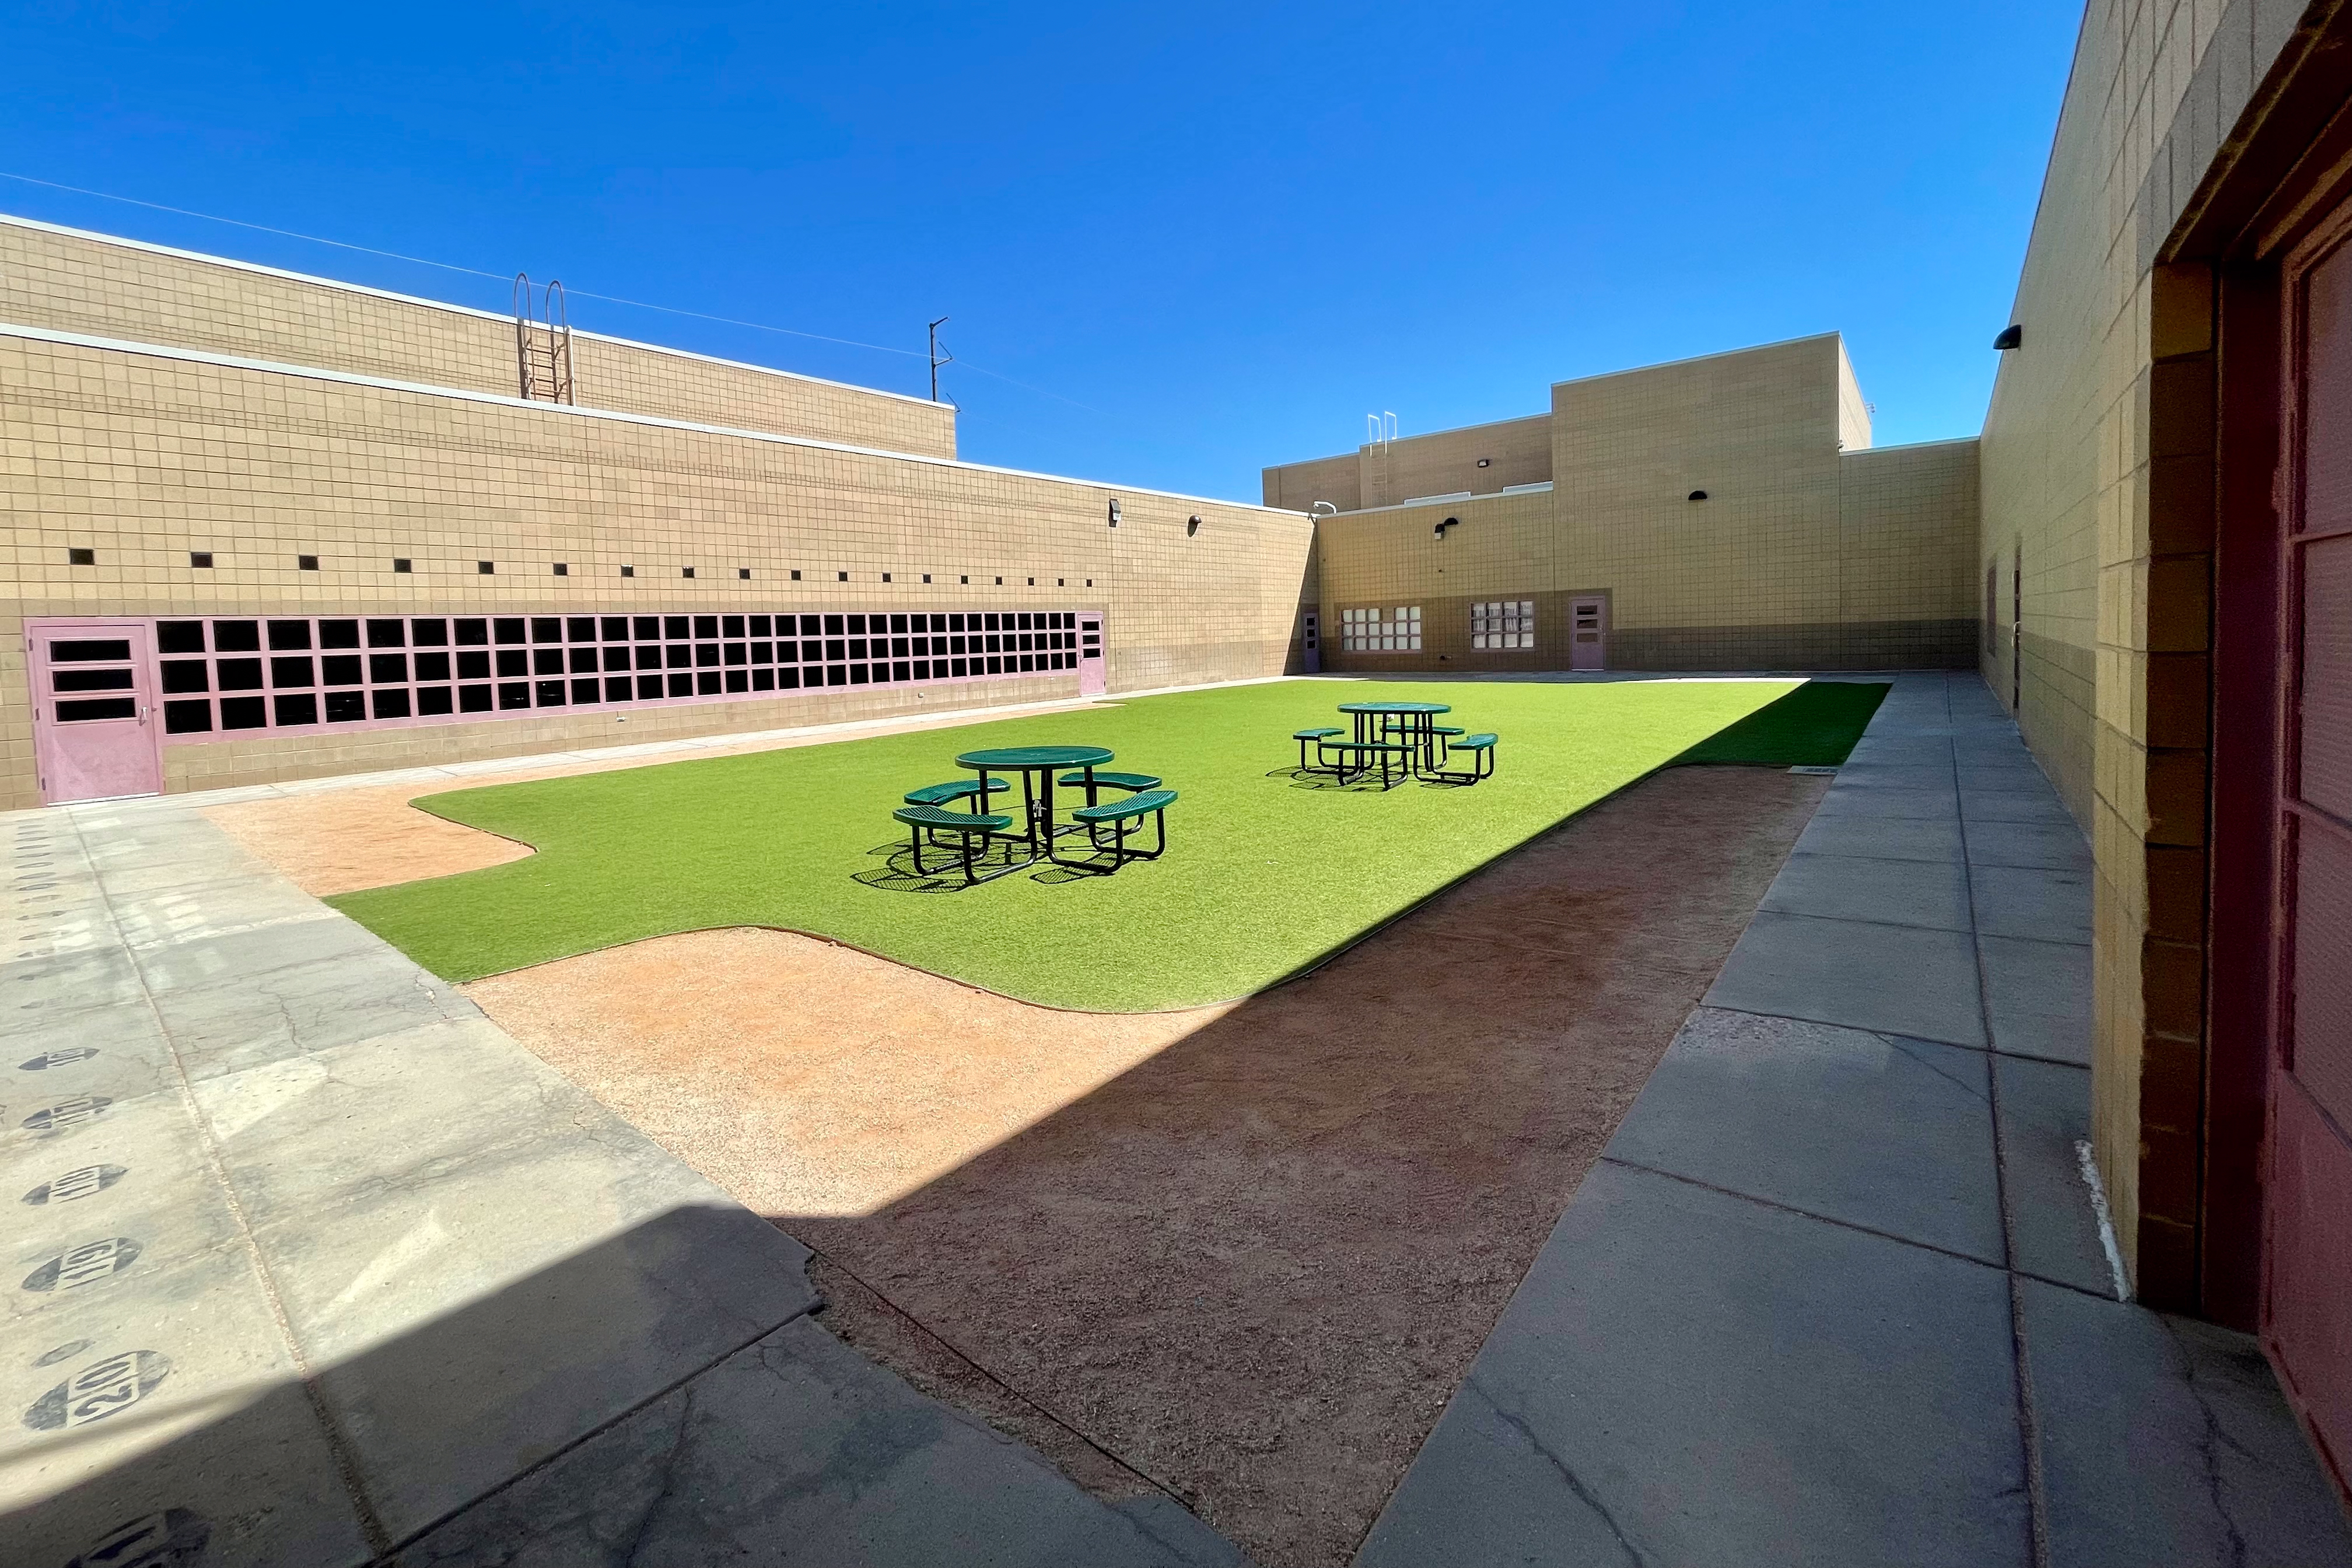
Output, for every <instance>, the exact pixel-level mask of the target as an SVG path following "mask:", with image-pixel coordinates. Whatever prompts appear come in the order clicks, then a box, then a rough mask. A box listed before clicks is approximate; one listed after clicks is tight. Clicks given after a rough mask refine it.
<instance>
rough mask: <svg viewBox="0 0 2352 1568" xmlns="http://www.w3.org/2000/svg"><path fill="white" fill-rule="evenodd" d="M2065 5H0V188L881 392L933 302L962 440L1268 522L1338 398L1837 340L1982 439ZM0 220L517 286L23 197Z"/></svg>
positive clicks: (917, 361)
mask: <svg viewBox="0 0 2352 1568" xmlns="http://www.w3.org/2000/svg"><path fill="white" fill-rule="evenodd" d="M2078 19H2079V11H2078V10H2077V8H2076V7H2074V5H2070V4H2064V3H2059V4H2049V3H2044V4H2029V3H2021V0H1993V3H1989V4H1984V5H1966V4H1964V5H1937V6H1906V5H1889V4H1886V3H1885V0H1877V3H1875V4H1867V5H1864V4H1853V3H1832V4H1816V5H1770V4H1766V5H1754V4H1738V5H1736V4H1717V3H1709V4H1685V5H1665V4H1654V5H1651V4H1633V5H1627V4H1623V3H1622V0H1621V3H1618V4H1609V5H1595V4H1575V5H1564V4H1559V3H1556V0H1555V3H1552V4H1539V3H1538V4H1528V5H1461V4H1455V5H1427V4H1423V5H1388V4H1359V5H1345V6H1321V5H1282V6H1265V5H1246V6H1244V5H1214V4H1191V5H1153V6H1122V5H1108V6H1106V5H1087V6H1058V7H1056V6H1044V5H1039V6H1031V7H1011V6H1001V7H1000V6H989V5H972V4H969V3H967V4H962V5H915V4H908V5H823V6H819V5H744V6H740V7H737V6H723V5H644V6H638V7H629V6H620V5H598V4H594V3H593V0H582V3H579V4H567V5H525V6H516V5H500V4H497V3H496V0H488V3H483V4H475V5H463V6H457V5H431V4H422V5H403V6H398V7H376V6H303V7H300V8H295V7H290V6H289V7H282V8H281V7H277V6H272V5H256V4H244V5H171V4H163V3H154V4H147V5H139V4H135V3H132V4H124V5H74V4H70V3H68V0H51V3H50V4H47V5H17V6H10V7H8V8H7V15H6V16H5V19H0V60H5V61H6V62H7V75H8V78H9V90H8V92H7V93H6V94H5V97H0V169H5V170H7V171H9V172H11V173H14V174H28V175H35V176H38V177H40V178H43V179H47V180H52V181H58V182H62V183H65V184H73V185H80V186H88V187H91V188H94V189H97V190H101V191H108V192H113V193H117V194H120V195H128V196H136V197H141V198H143V199H145V200H148V201H151V202H158V203H163V204H166V205H172V206H177V207H186V208H193V209H195V210H197V211H200V212H205V213H212V214H219V215H223V216H232V217H236V218H242V219H245V220H247V221H249V222H254V223H258V224H265V225H270V226H278V227H281V228H287V229H293V230H299V231H301V232H303V233H306V234H313V235H322V236H327V237H333V238H337V239H341V240H347V241H351V242H353V243H355V244H360V245H365V246H373V247H382V248H384V249H388V250H394V251H401V252H404V253H406V254H408V255H411V256H418V257H426V258H434V259H436V260H442V261H446V262H451V263H456V264H458V265H460V266H464V267H469V268H480V269H481V270H483V271H485V272H489V273H496V274H502V275H509V274H511V273H512V272H513V271H514V270H515V269H516V268H528V269H529V270H530V273H531V274H532V275H533V276H534V277H538V278H545V277H548V276H550V275H555V276H560V277H561V278H562V279H564V280H565V281H566V282H567V283H569V284H572V286H574V287H575V288H577V289H585V290H591V291H593V292H596V293H602V294H608V295H614V296H619V297H623V298H626V299H631V300H652V301H656V302H659V303H662V304H667V305H673V306H677V307H681V308H684V309H687V310H700V311H705V312H709V313H713V314H718V315H725V316H734V317H740V318H745V319H748V320H751V321H761V322H766V323H772V324H774V325H779V326H786V327H793V328H799V329H801V330H803V331H810V332H817V333H824V334H830V335H833V336H836V337H841V338H849V339H856V340H858V341H860V342H867V343H880V344H888V345H894V346H898V347H902V348H905V349H908V350H911V351H916V352H915V353H914V354H913V355H908V354H893V353H875V352H871V351H869V350H864V349H853V348H846V347H842V346H838V345H835V344H831V343H825V342H814V341H812V340H809V339H805V338H797V337H790V336H782V335H777V334H773V333H769V332H762V331H745V330H741V329H739V328H733V327H727V326H721V325H718V324H715V323H711V322H706V321H694V320H690V319H687V318H683V317H677V316H666V315H661V314H656V313H653V312H649V311H646V310H633V309H627V308H624V307H621V306H617V305H612V304H606V303H601V302H598V301H593V300H579V301H577V302H576V303H575V306H574V309H573V320H574V321H575V322H576V323H577V324H579V325H583V326H586V327H592V328H594V329H596V330H599V331H613V332H618V333H623V334H626V335H629V336H634V337H642V338H648V339H652V340H655V341H658V342H669V343H675V344H677V345H679V346H683V347H688V348H695V349H699V350H703V351H705V352H708V353H719V354H726V355H729V356H731V357H736V358H742V359H749V360H754V361H758V362H760V363H768V364H774V365H779V366H782V367H784V368H787V369H792V370H798V371H804V372H807V373H810V374H817V375H825V376H833V377H836V378H839V379H842V380H847V381H856V382H861V383H865V384H871V385H879V386H887V387H892V388H896V389H898V390H901V391H910V392H919V391H922V390H923V388H924V378H925V374H926V372H925V366H924V363H923V361H922V359H921V358H920V350H921V349H922V346H923V323H924V322H925V321H926V320H927V319H929V317H932V316H939V315H947V316H951V317H952V318H953V320H952V321H950V324H949V325H948V327H947V328H945V329H944V330H943V331H942V333H941V336H942V337H943V338H944V339H945V341H946V342H948V343H949V344H950V346H951V347H952V348H953V349H954V350H955V352H956V353H958V354H960V355H961V356H963V358H964V359H965V360H966V361H968V362H969V365H968V366H967V365H957V366H954V367H951V368H950V370H949V371H948V372H947V373H946V374H945V378H944V379H945V384H946V386H947V387H948V389H949V390H950V391H951V392H952V393H953V395H955V397H956V398H957V400H958V401H959V402H960V403H961V405H962V406H963V409H964V411H965V413H964V419H963V424H962V439H963V452H964V455H965V456H966V457H968V458H974V459H976V460H979V461H982V462H992V463H1003V464H1007V465H1010V466H1013V467H1018V468H1039V469H1045V470H1049V471H1054V472H1060V473H1069V474H1075V475H1078V476H1082V477H1087V478H1097V479H1116V480H1118V481H1122V482H1125V483H1129V484H1138V485H1150V486H1158V487H1162V488H1167V489H1179V490H1186V491H1192V492H1195V493H1202V494H1209V495H1218V496H1234V497H1241V498H1245V499H1250V500H1255V498H1256V495H1257V490H1258V479H1257V470H1258V468H1260V467H1261V466H1263V465H1265V464H1266V463H1269V462H1280V461H1286V460H1289V459H1293V458H1305V457H1314V456H1321V455H1324V454H1328V453H1331V452H1338V451H1345V450H1348V449H1349V448H1350V447H1353V446H1354V444H1355V443H1356V442H1357V441H1358V440H1360V438H1361V437H1362V433H1363V428H1364V425H1363V416H1364V414H1365V412H1366V411H1367V410H1371V409H1383V408H1385V409H1394V410H1395V411H1396V412H1397V415H1398V417H1399V420H1400V424H1401V427H1402V430H1403V431H1405V432H1406V433H1408V434H1410V433H1412V432H1415V431H1424V430H1432V429H1438V428H1442V427H1444V426H1451V425H1461V424H1468V423H1473V422H1475V421H1479V420H1486V419H1498V418H1505V417H1508V416H1515V415H1520V414H1529V413H1535V412H1538V411H1539V410H1541V409H1542V408H1544V407H1545V406H1546V405H1547V404H1548V400H1549V394H1548V391H1547V388H1548V386H1549V384H1550V383H1551V382H1553V381H1558V380H1562V379H1566V378H1568V377H1570V376H1576V375H1583V374H1593V373H1597V372H1601V371H1608V370H1616V369H1622V368H1625V367H1628V366H1633V365H1638V364H1643V363H1652V362H1654V361H1658V360H1664V359H1674V358H1680V357H1683V356H1685V355H1690V354H1697V353H1711V352H1714V351H1717V350H1721V349H1727V348H1733V347H1738V346H1740V345H1744V344H1748V343H1756V342H1770V341H1772V340H1775V339H1780V338H1788V337H1794V336H1798V335H1800V334H1803V333H1808V332H1818V331H1827V330H1830V329H1837V330H1841V331H1843V332H1844V333H1845V334H1846V340H1847V343H1848V346H1849V350H1850V352H1851V353H1852V354H1853V360H1854V365H1855V369H1856V371H1857V373H1858V374H1859V375H1860V377H1861V380H1862V384H1863V391H1864V395H1865V396H1867V397H1869V398H1870V399H1871V400H1872V401H1873V402H1874V404H1875V405H1876V406H1877V414H1876V425H1877V436H1878V440H1879V442H1880V443H1881V444H1882V445H1883V444H1888V443H1893V442H1900V441H1917V440H1930V439H1935V438H1937V437H1949V436H1960V435H1969V434H1973V433H1974V432H1975V431H1976V430H1977V428H1978V427H1979V424H1980V423H1981V420H1982V417H1983V411H1984V403H1985V397H1986V395H1987V393H1988V391H1989V389H1990V385H1991V378H1992V372H1993V368H1994V355H1993V354H1992V353H1991V352H1990V347H1989V344H1990V340H1991V337H1992V334H1993V333H1994V332H1995V331H1998V330H1999V329H2000V327H2001V326H2002V325H2003V324H2004V323H2005V321H2006V320H2007V311H2008V309H2009V305H2010V301H2011V296H2012V292H2013V290H2014V288H2015V283H2016V274H2017V268H2018V263H2019V260H2020V258H2021V256H2022V253H2023V249H2024V243H2025V237H2026V233H2027V229H2028V226H2029V225H2030V223H2031V221H2032V213H2033V205H2034V201H2035V198H2036V196H2037V195H2038V194H2039V191H2040V186H2041V181H2042V166H2043V163H2044V159H2045V157H2046V154H2047V151H2048V143H2049V139H2050V135H2051V132H2052V129H2053V124H2054V122H2055V119H2056V115H2057V110H2058V100H2059V96H2060V93H2061V91H2062V90H2063V86H2064V82H2065V73H2066V68H2067V63H2068V57H2069V55H2070V52H2071V50H2072V47H2073V42H2074V32H2075V28H2076V25H2077V22H2078ZM0 210H5V211H9V212H14V213H19V214H23V215H26V216H33V217H39V218H46V219H48V220H51V221H54V222H59V223H67V224H72V225H76V226H82V227H88V228H95V229H100V230H104V231H108V232H111V233H117V234H124V235H130V236H133V237H139V238H142V239H149V240H154V241H157V242H160V243H163V244H170V245H180V246H185V247H190V248H193V249H199V250H205V251H211V252H215V253H217V254H223V255H228V256H235V257H240V258H246V259H249V260H253V261H259V262H265V263H268V264H270V265H274V266H282V267H288V268H296V269H299V270H302V271H307V272H315V273H320V274H324V275H326V276H330V277H336V278H342V279H351V280H353V281H357V282H363V283H370V284H374V285H377V286H379V287H383V288H390V289H402V290H405V291H409V292H414V293H420V294H426V295H431V296H434V297H436V298H442V299H449V300H461V301H464V302H467V303H470V304H475V305H480V306H485V307H489V308H495V309H499V310H503V309H505V308H506V304H507V294H508V291H507V288H506V286H505V285H504V284H503V283H500V282H497V281H493V280H492V279H485V278H474V277H467V276H466V275H463V274H460V273H455V272H446V271H436V270H435V269H433V268H425V267H418V266H412V265H408V264H405V263H402V262H396V261H392V260H387V259H384V258H378V257H373V256H366V255H361V254H356V253H353V252H351V251H341V250H334V249H330V248H327V247H320V246H317V245H310V244H305V243H302V242H300V241H297V240H292V239H284V238H279V237H274V236H270V235H267V234H259V233H255V232H253V231H251V230H247V229H237V228H231V227H226V226H222V225H219V224H215V223H207V222H202V221H198V220H196V219H193V218H186V217H180V216H173V215H170V214H166V213H162V212H156V211H152V210H149V209H145V208H141V207H135V206H126V205H120V204H117V203H114V202H108V201H100V200H94V199H90V198H89V197H85V196H79V195H68V194H66V193H63V192H59V191H56V190H48V189H43V188H41V187H38V186H34V185H26V184H19V183H17V182H16V181H12V180H0ZM983 371H985V372H992V373H994V374H982V372H983ZM1004 378H1010V379H1004Z"/></svg>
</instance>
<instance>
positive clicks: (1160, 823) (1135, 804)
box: [1070, 789, 1176, 875]
mask: <svg viewBox="0 0 2352 1568" xmlns="http://www.w3.org/2000/svg"><path fill="white" fill-rule="evenodd" d="M1175 804H1176V792H1175V791H1174V790H1172V789H1148V790H1144V791H1142V792H1141V793H1140V794H1137V795H1129V796H1128V797H1127V798H1126V799H1125V800H1107V801H1105V802H1103V803H1102V804H1101V805H1082V806H1080V807H1079V808H1078V809H1077V810H1076V811H1074V812H1072V813H1070V815H1071V816H1073V817H1075V818H1076V819H1077V820H1078V821H1080V822H1083V823H1085V824H1086V825H1087V842H1088V843H1089V844H1091V845H1093V846H1094V847H1095V850H1096V851H1097V853H1098V854H1104V855H1108V856H1109V857H1110V864H1109V866H1108V867H1106V868H1103V869H1104V872H1105V874H1106V875H1108V873H1110V872H1112V871H1116V870H1118V868H1120V867H1121V866H1124V865H1126V864H1127V863H1128V862H1129V860H1157V859H1159V858H1160V856H1161V855H1163V854H1165V853H1166V852H1167V849H1168V808H1169V807H1170V806H1171V805H1175ZM1147 816H1148V817H1150V818H1151V820H1152V823H1153V825H1154V827H1155V829H1156V839H1157V841H1156V842H1155V843H1154V844H1153V845H1152V847H1150V848H1149V849H1131V848H1129V847H1128V842H1127V839H1128V835H1129V833H1130V832H1132V831H1137V830H1139V826H1140V824H1141V822H1142V819H1143V818H1145V817H1147ZM1105 827H1108V828H1109V829H1110V831H1111V837H1110V839H1109V841H1108V842H1105V841H1104V838H1103V836H1102V835H1103V829H1104V828H1105Z"/></svg>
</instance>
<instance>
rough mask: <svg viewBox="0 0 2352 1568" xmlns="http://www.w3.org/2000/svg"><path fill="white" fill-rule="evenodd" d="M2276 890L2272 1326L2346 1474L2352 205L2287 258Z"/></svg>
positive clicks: (2329, 1453)
mask: <svg viewBox="0 0 2352 1568" xmlns="http://www.w3.org/2000/svg"><path fill="white" fill-rule="evenodd" d="M2285 281H2286V285H2287V289H2286V297H2287V323H2286V344H2285V349H2286V352H2285V354H2284V366H2285V377H2286V387H2285V392H2286V410H2285V412H2286V416H2287V417H2286V424H2285V433H2286V440H2287V450H2286V460H2285V462H2284V464H2282V466H2281V468H2280V479H2281V485H2280V491H2281V493H2280V496H2279V500H2280V502H2281V508H2280V510H2281V513H2282V516H2283V518H2284V524H2285V530H2286V532H2285V544H2286V550H2285V563H2284V564H2285V568H2286V570H2285V572H2284V603H2283V604H2282V605H2281V611H2282V614H2281V616H2280V624H2281V626H2283V627H2284V634H2285V644H2284V648H2283V649H2282V650H2281V651H2282V653H2283V655H2284V657H2283V658H2282V659H2281V665H2280V667H2281V670H2282V674H2283V683H2284V690H2283V692H2282V701H2281V705H2280V715H2279V718H2280V732H2281V748H2280V754H2279V764H2280V765H2279V774H2278V777H2279V781H2280V782H2279V800H2278V814H2279V815H2278V843H2279V847H2280V856H2281V863H2280V870H2281V873H2282V875H2281V877H2280V898H2279V922H2280V923H2279V933H2280V941H2279V943H2278V946H2277V953H2278V957H2277V969H2276V973H2275V976H2274V983H2273V984H2274V989H2273V997H2274V1006H2275V1011H2274V1015H2273V1018H2274V1022H2275V1025H2276V1029H2277V1036H2276V1037H2277V1040H2278V1047H2277V1049H2276V1051H2275V1052H2274V1053H2273V1061H2272V1071H2271V1091H2270V1101H2271V1123H2270V1126H2271V1133H2270V1136H2271V1170H2270V1182H2269V1186H2268V1191H2267V1193H2266V1194H2265V1200H2264V1201H2265V1205H2266V1211H2267V1212H2266V1215H2265V1224H2266V1228H2267V1232H2268V1235H2267V1245H2266V1247H2265V1257H2266V1263H2267V1270H2266V1272H2267V1278H2266V1279H2265V1281H2264V1285H2265V1289H2264V1292H2263V1338H2264V1341H2265V1342H2266V1343H2267V1345H2268V1347H2269V1349H2270V1352H2271V1355H2272V1359H2273V1361H2274V1362H2275V1363H2277V1366H2278V1369H2279V1372H2280V1375H2281V1377H2282V1379H2283V1380H2284V1383H2285V1384H2286V1387H2287V1392H2288V1394H2289V1396H2290V1397H2291V1398H2292V1399H2293V1400H2294V1404H2295V1406H2296V1408H2297V1409H2298V1410H2300V1411H2301V1412H2302V1414H2303V1416H2304V1419H2305V1423H2306V1424H2307V1425H2308V1426H2309V1427H2310V1429H2311V1432H2312V1435H2313V1436H2315V1438H2316V1439H2317V1440H2318V1443H2319V1446H2320V1447H2321V1449H2322V1451H2323V1452H2324V1453H2325V1455H2326V1459H2327V1462H2328V1464H2329V1466H2330V1467H2331V1468H2333V1470H2334V1471H2335V1474H2336V1479H2337V1481H2338V1483H2339V1484H2341V1483H2342V1482H2344V1481H2345V1480H2346V1479H2347V1477H2352V207H2347V209H2346V210H2345V211H2344V212H2342V213H2339V214H2338V215H2337V217H2336V220H2334V221H2333V222H2331V223H2330V224H2328V225H2327V226H2326V227H2325V228H2323V229H2322V230H2321V231H2320V232H2319V233H2318V234H2317V235H2315V236H2314V237H2313V238H2312V239H2311V240H2309V241H2307V242H2305V244H2304V245H2303V246H2302V247H2299V248H2298V249H2297V251H2296V253H2295V254H2294V256H2293V257H2292V258H2290V259H2289V261H2288V263H2287V268H2286V276H2285Z"/></svg>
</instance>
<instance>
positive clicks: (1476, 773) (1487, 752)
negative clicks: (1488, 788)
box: [1428, 733, 1495, 784]
mask: <svg viewBox="0 0 2352 1568" xmlns="http://www.w3.org/2000/svg"><path fill="white" fill-rule="evenodd" d="M1454 752H1469V753H1470V768H1469V771H1468V772H1466V773H1455V772H1453V771H1452V770H1450V769H1448V768H1447V767H1445V765H1444V763H1446V762H1450V761H1452V760H1453V757H1454ZM1428 776H1429V777H1431V778H1433V779H1441V780H1443V781H1444V782H1445V783H1447V784H1476V783H1477V782H1478V781H1479V780H1481V779H1489V778H1493V777H1494V776H1495V737H1494V736H1493V735H1491V734H1484V733H1481V734H1476V735H1465V736H1462V737H1461V738H1460V739H1459V740H1456V739H1454V738H1453V737H1451V736H1448V737H1447V738H1446V741H1445V750H1444V754H1443V758H1442V760H1441V761H1440V763H1439V765H1438V766H1436V767H1433V768H1432V769H1430V770H1429V775H1428Z"/></svg>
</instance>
